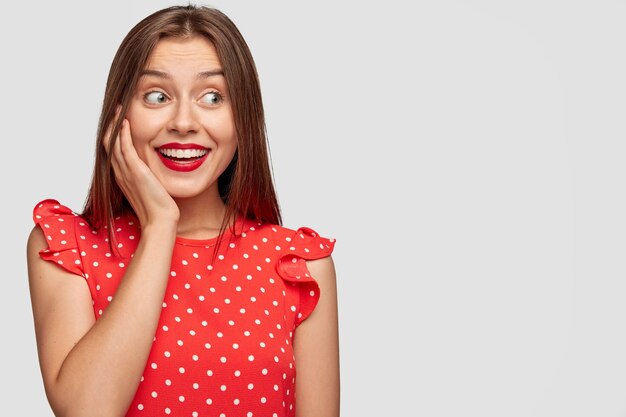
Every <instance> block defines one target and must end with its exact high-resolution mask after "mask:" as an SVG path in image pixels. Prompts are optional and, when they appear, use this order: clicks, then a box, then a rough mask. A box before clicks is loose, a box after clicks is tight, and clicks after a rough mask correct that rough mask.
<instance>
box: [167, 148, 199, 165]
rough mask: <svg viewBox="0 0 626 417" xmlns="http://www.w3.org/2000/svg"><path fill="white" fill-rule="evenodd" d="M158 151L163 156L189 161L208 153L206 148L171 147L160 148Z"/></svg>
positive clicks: (178, 160) (179, 160)
mask: <svg viewBox="0 0 626 417" xmlns="http://www.w3.org/2000/svg"><path fill="white" fill-rule="evenodd" d="M159 153H160V154H161V155H163V156H164V157H165V158H167V159H169V160H172V161H176V162H186V161H187V162H191V161H195V160H198V159H200V158H202V157H203V156H205V155H206V154H207V153H209V150H208V149H171V148H160V149H159Z"/></svg>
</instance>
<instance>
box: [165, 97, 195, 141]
mask: <svg viewBox="0 0 626 417" xmlns="http://www.w3.org/2000/svg"><path fill="white" fill-rule="evenodd" d="M173 110H174V113H173V114H172V117H171V119H170V121H169V123H168V129H169V130H170V131H171V132H176V133H178V134H180V135H187V134H189V133H195V132H197V131H198V121H197V120H196V118H195V116H194V112H193V106H192V103H190V102H189V101H186V100H185V101H182V100H181V101H178V102H176V104H175V106H174V109H173Z"/></svg>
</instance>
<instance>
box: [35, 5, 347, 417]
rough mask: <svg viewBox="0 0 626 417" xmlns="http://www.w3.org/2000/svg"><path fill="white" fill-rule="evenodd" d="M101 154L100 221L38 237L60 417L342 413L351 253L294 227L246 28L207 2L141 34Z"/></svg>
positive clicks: (38, 327) (60, 212) (157, 18)
mask: <svg viewBox="0 0 626 417" xmlns="http://www.w3.org/2000/svg"><path fill="white" fill-rule="evenodd" d="M96 146H97V156H96V162H95V170H94V175H93V180H92V185H91V189H90V192H89V196H88V199H87V203H86V206H85V209H84V211H83V213H82V214H81V215H76V214H74V213H73V212H72V211H71V210H70V209H69V208H67V207H65V206H63V205H62V204H60V203H58V202H57V201H55V200H50V199H49V200H44V201H42V202H40V203H39V204H37V205H36V207H35V210H34V220H35V222H36V226H35V227H34V229H33V231H32V233H31V235H30V237H29V241H28V267H29V283H30V291H31V300H32V306H33V314H34V320H35V331H36V336H37V346H38V353H39V361H40V366H41V371H42V376H43V381H44V386H45V389H46V394H47V397H48V400H49V402H50V405H51V407H52V409H53V411H54V413H55V415H57V416H85V415H89V416H99V415H102V416H123V415H126V416H150V417H152V416H161V415H164V416H165V415H172V416H227V417H230V416H298V417H306V416H316V417H320V416H337V415H338V414H339V358H338V336H337V301H336V284H335V273H334V267H333V262H332V259H331V257H330V254H331V252H332V250H333V246H334V241H333V240H329V239H326V238H322V237H320V236H319V235H317V234H316V233H315V232H314V231H313V230H311V229H308V228H300V229H298V230H291V229H287V228H284V227H282V226H280V223H281V219H280V212H279V208H278V203H277V198H276V195H275V192H274V187H273V184H272V180H271V173H270V164H269V158H268V154H267V149H266V147H267V145H266V138H265V128H264V116H263V107H262V102H261V95H260V88H259V85H258V78H257V74H256V69H255V66H254V62H253V59H252V57H251V55H250V52H249V50H248V47H247V45H246V43H245V41H244V40H243V38H242V37H241V34H240V33H239V31H238V30H237V28H236V27H235V26H234V24H233V23H232V22H231V21H230V20H229V19H228V18H227V17H226V16H224V15H223V14H222V13H220V12H219V11H217V10H215V9H209V8H204V7H195V6H185V7H171V8H167V9H163V10H160V11H158V12H156V13H154V14H152V15H150V16H148V17H147V18H145V19H144V20H142V21H141V22H139V23H138V24H137V25H136V26H135V27H134V28H133V29H132V30H131V31H130V32H129V33H128V35H127V36H126V38H125V39H124V40H123V42H122V44H121V46H120V48H119V50H118V52H117V54H116V56H115V58H114V61H113V64H112V66H111V70H110V73H109V78H108V81H107V86H106V91H105V98H104V103H103V109H102V114H101V117H100V124H99V130H98V137H97V144H96ZM77 275H78V276H80V277H81V278H78V277H77ZM296 370H297V378H296ZM296 398H297V401H296Z"/></svg>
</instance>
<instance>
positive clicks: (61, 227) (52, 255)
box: [33, 199, 85, 277]
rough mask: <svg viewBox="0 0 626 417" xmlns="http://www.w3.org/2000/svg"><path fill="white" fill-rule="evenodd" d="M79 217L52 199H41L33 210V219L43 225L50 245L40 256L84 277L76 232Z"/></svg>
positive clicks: (40, 225) (42, 227) (42, 228)
mask: <svg viewBox="0 0 626 417" xmlns="http://www.w3.org/2000/svg"><path fill="white" fill-rule="evenodd" d="M77 218H78V216H77V215H76V214H74V213H73V212H72V210H70V209H69V208H68V207H65V206H63V205H61V204H60V203H59V202H58V201H56V200H52V199H48V200H43V201H41V202H40V203H38V204H37V205H36V206H35V208H34V210H33V220H34V222H35V224H37V225H39V227H41V230H42V231H43V234H44V236H45V237H46V241H47V242H48V247H47V248H46V249H43V250H41V251H40V252H39V256H40V257H41V258H42V259H44V260H46V261H50V262H54V263H56V264H57V265H59V266H60V267H61V268H63V269H65V270H67V271H69V272H71V273H73V274H76V275H80V276H83V277H84V276H85V273H84V270H83V265H82V261H81V257H80V253H79V250H78V244H77V241H76V233H75V224H76V219H77Z"/></svg>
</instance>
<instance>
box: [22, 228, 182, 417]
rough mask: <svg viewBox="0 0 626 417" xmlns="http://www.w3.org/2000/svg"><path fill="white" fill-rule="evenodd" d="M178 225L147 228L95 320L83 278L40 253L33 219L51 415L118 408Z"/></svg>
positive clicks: (118, 412) (34, 271)
mask: <svg viewBox="0 0 626 417" xmlns="http://www.w3.org/2000/svg"><path fill="white" fill-rule="evenodd" d="M175 231H176V229H175V227H170V228H169V230H168V228H166V227H161V228H159V229H155V230H152V229H146V230H144V231H143V233H142V238H141V241H140V243H139V246H138V248H137V251H136V252H135V256H134V257H133V260H132V262H131V263H130V264H129V266H128V269H127V271H126V274H125V276H124V279H123V280H122V282H121V283H120V286H119V287H118V290H117V292H116V294H115V297H114V299H113V300H112V301H111V304H110V305H109V306H108V308H107V309H106V310H105V312H104V314H103V315H102V316H101V317H100V319H99V320H98V321H95V318H94V313H93V305H92V300H91V295H90V293H89V289H88V287H87V285H86V283H85V282H84V279H83V278H81V277H78V276H76V275H73V274H71V273H69V272H67V271H65V270H63V269H61V268H59V267H58V266H57V265H55V264H53V263H51V262H47V261H44V260H43V259H41V258H40V257H39V251H40V250H42V249H44V248H46V247H47V244H46V241H45V238H44V235H43V232H42V231H41V229H39V227H35V229H33V231H32V232H31V234H30V237H29V240H28V275H29V285H30V293H31V302H32V308H33V316H34V322H35V333H36V337H37V349H38V353H39V362H40V367H41V372H42V376H43V381H44V387H45V390H46V395H47V397H48V401H49V402H50V406H51V408H52V409H53V411H54V413H55V415H56V416H58V417H60V416H67V417H72V416H86V415H89V416H98V415H102V416H107V417H110V416H123V415H124V414H125V413H126V410H127V409H128V406H129V405H130V403H131V401H132V399H133V397H134V395H135V392H136V390H137V386H138V385H139V381H140V378H141V374H142V372H143V370H144V367H145V363H146V360H147V358H148V354H149V352H150V348H151V345H152V341H153V337H154V334H155V331H156V326H157V324H158V319H159V316H160V313H161V305H162V302H163V297H164V294H165V288H166V285H167V279H168V274H169V267H170V265H169V264H170V259H171V253H172V250H173V244H174V239H175Z"/></svg>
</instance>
